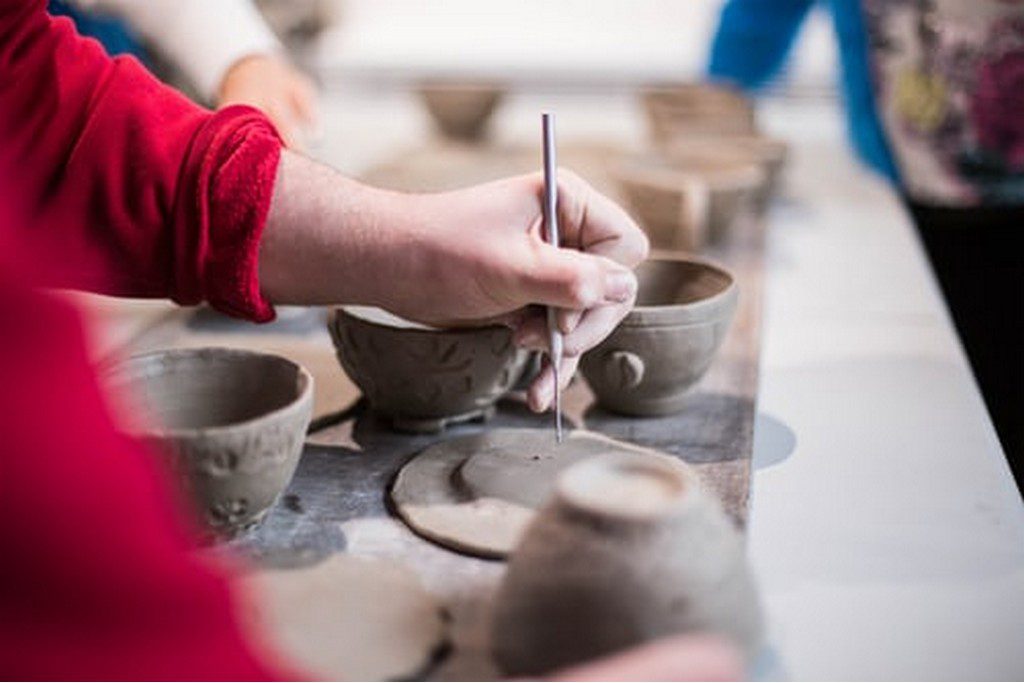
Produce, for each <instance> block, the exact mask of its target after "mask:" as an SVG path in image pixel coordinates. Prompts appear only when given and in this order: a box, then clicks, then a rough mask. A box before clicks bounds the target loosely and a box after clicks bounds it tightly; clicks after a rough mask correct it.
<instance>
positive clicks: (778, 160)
mask: <svg viewBox="0 0 1024 683" xmlns="http://www.w3.org/2000/svg"><path fill="white" fill-rule="evenodd" d="M664 154H665V156H666V157H667V158H669V159H677V160H681V161H685V160H687V159H692V158H695V157H696V158H698V159H700V158H705V159H707V158H715V159H718V160H720V161H722V162H726V163H729V164H731V165H734V166H743V165H747V164H756V165H758V166H759V167H760V168H761V169H762V171H763V173H764V183H763V184H762V186H761V189H760V192H759V194H758V198H757V201H758V208H759V209H763V208H764V207H765V206H766V205H767V203H768V200H769V199H771V197H772V196H774V194H775V193H776V192H777V190H778V187H779V184H780V182H781V176H782V171H783V169H784V167H785V165H786V159H787V157H788V155H789V146H788V145H787V144H786V143H785V142H784V141H782V140H779V139H778V138H773V137H769V136H767V135H760V134H751V135H729V136H710V137H709V136H685V137H684V136H681V137H678V138H677V139H675V140H673V141H672V143H671V144H669V145H667V146H666V147H665V149H664Z"/></svg>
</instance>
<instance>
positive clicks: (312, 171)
mask: <svg viewBox="0 0 1024 683" xmlns="http://www.w3.org/2000/svg"><path fill="white" fill-rule="evenodd" d="M415 202H416V197H414V196H413V195H405V194H401V193H397V192H390V191H387V190H381V189H377V188H373V187H369V186H367V185H363V184H362V183H359V182H357V181H355V180H352V179H350V178H346V177H345V176H343V175H342V174H340V173H338V172H337V171H335V170H333V169H331V168H329V167H327V166H324V165H322V164H319V163H317V162H315V161H312V160H310V159H308V158H306V157H303V156H301V155H299V154H295V153H293V152H289V151H287V150H286V151H284V152H282V154H281V162H280V164H279V166H278V174H277V180H276V182H275V186H274V196H273V199H272V200H271V204H270V212H269V214H268V216H267V223H266V226H265V228H264V231H263V238H262V241H261V243H260V257H259V258H260V262H259V277H260V283H261V287H262V290H263V293H264V295H265V296H266V297H267V298H268V299H269V300H270V301H272V302H273V303H275V304H307V305H309V304H343V303H345V304H365V305H374V306H385V307H386V306H387V305H388V304H389V301H390V300H392V299H394V297H395V294H396V290H399V289H407V288H408V287H409V284H410V281H413V280H415V279H416V278H417V277H418V274H417V270H418V269H417V267H416V265H415V264H416V263H417V262H419V261H421V260H422V258H423V255H424V253H425V252H426V251H427V250H428V245H426V244H425V243H424V240H422V239H421V238H420V237H419V236H418V235H417V233H418V231H417V229H416V226H415V219H414V213H415V210H414V204H415ZM416 286H423V282H422V281H420V282H418V283H416Z"/></svg>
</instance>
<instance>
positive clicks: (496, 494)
mask: <svg viewBox="0 0 1024 683" xmlns="http://www.w3.org/2000/svg"><path fill="white" fill-rule="evenodd" d="M598 455H604V456H608V455H612V456H618V457H624V458H629V459H635V460H642V461H647V460H657V461H659V462H663V463H668V464H669V466H671V467H685V465H684V464H682V463H681V462H680V461H678V460H676V459H675V458H671V457H669V456H666V455H663V454H661V453H658V452H657V451H653V450H650V449H645V448H641V447H639V446H634V445H632V444H627V443H623V442H620V441H615V440H613V439H609V438H607V437H604V436H601V435H599V434H595V433H592V432H585V431H573V432H570V433H569V434H568V435H567V436H566V438H565V440H564V441H563V442H562V444H561V445H559V444H556V443H555V440H554V436H553V434H552V432H551V430H549V429H494V430H490V431H487V432H483V433H480V434H473V435H469V436H463V437H458V438H454V439H450V440H447V441H443V442H441V443H438V444H435V445H433V446H431V447H429V448H427V449H426V450H424V451H423V452H421V453H420V454H418V455H417V456H416V457H414V458H413V459H412V460H410V461H409V462H408V463H407V464H406V465H405V466H404V467H403V468H402V469H401V471H400V472H399V473H398V477H397V478H396V480H395V483H394V485H393V486H392V488H391V491H390V495H391V501H392V503H393V505H394V509H395V510H396V511H397V513H398V515H399V516H400V517H401V518H402V519H403V520H404V521H405V523H406V524H408V525H409V527H410V528H411V529H412V530H413V531H414V532H416V533H418V534H420V535H421V536H424V537H426V538H427V539H429V540H431V541H434V542H435V543H438V544H440V545H442V546H445V547H447V548H450V549H452V550H456V551H459V552H463V553H466V554H469V555H476V556H479V557H489V558H503V557H505V556H507V555H508V554H509V553H510V552H511V551H512V549H513V548H514V547H515V546H516V544H517V543H518V542H519V539H520V537H521V536H522V533H523V530H524V529H525V528H526V526H527V525H528V524H529V523H530V522H531V521H532V520H533V518H534V516H535V515H536V511H537V509H538V508H540V507H541V506H542V505H543V504H544V502H545V501H546V500H547V499H548V497H549V496H550V495H551V492H552V490H553V488H554V485H555V481H556V479H557V478H558V475H559V473H561V472H562V471H563V470H565V469H566V468H568V467H570V466H572V465H574V464H576V463H579V462H582V461H584V460H588V459H590V458H593V457H595V456H598Z"/></svg>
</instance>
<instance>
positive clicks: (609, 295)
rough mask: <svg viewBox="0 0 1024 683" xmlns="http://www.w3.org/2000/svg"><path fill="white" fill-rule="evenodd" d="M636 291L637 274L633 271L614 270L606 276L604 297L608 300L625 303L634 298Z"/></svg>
mask: <svg viewBox="0 0 1024 683" xmlns="http://www.w3.org/2000/svg"><path fill="white" fill-rule="evenodd" d="M635 292H636V276H635V275H633V273H632V271H628V270H613V271H610V272H608V273H607V274H606V275H605V277H604V298H605V299H606V300H607V301H613V302H616V303H623V302H626V301H629V300H630V299H631V298H633V294H634V293H635Z"/></svg>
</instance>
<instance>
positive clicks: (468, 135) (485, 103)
mask: <svg viewBox="0 0 1024 683" xmlns="http://www.w3.org/2000/svg"><path fill="white" fill-rule="evenodd" d="M419 93H420V97H421V98H422V99H423V104H424V105H426V107H427V111H428V112H429V113H430V118H431V119H433V121H434V125H436V126H437V129H438V130H439V131H440V132H441V134H442V135H443V136H445V137H447V138H451V139H453V140H462V141H466V142H473V141H477V140H481V139H482V138H483V137H484V135H485V134H486V132H487V125H488V123H489V122H490V119H491V115H492V114H494V110H495V109H496V108H497V106H498V103H499V102H500V101H501V97H502V95H503V94H504V93H503V91H502V89H501V88H498V87H495V86H486V85H440V84H439V85H426V86H423V87H422V88H420V91H419Z"/></svg>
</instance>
